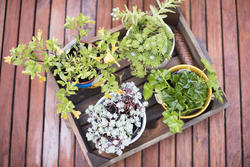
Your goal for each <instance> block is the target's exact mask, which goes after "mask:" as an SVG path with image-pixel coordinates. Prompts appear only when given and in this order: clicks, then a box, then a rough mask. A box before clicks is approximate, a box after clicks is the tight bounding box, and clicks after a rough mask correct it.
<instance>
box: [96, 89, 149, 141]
mask: <svg viewBox="0 0 250 167" xmlns="http://www.w3.org/2000/svg"><path fill="white" fill-rule="evenodd" d="M110 95H111V96H112V95H113V93H111V94H110ZM104 101H105V97H102V98H101V99H100V100H99V101H98V102H97V104H101V103H103V102H104ZM139 104H140V106H142V104H141V102H139ZM146 123H147V117H146V112H144V113H143V117H142V124H141V125H142V126H141V129H140V131H139V133H138V134H137V135H136V136H135V137H134V138H132V139H131V141H130V144H132V143H134V142H135V141H136V140H137V139H139V138H140V137H141V135H142V133H143V131H144V130H145V127H146Z"/></svg>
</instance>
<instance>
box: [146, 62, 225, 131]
mask: <svg viewBox="0 0 250 167" xmlns="http://www.w3.org/2000/svg"><path fill="white" fill-rule="evenodd" d="M202 62H205V64H206V65H205V67H206V68H207V67H208V68H209V69H208V70H207V71H208V81H205V80H204V79H203V78H202V77H200V76H198V75H197V74H196V73H194V72H192V71H189V70H188V69H184V70H179V71H177V72H174V73H172V74H170V72H169V71H168V70H166V69H160V70H153V71H152V73H151V74H150V75H149V76H148V78H147V81H148V82H146V83H145V84H144V90H143V95H144V98H145V99H146V100H148V99H149V98H150V97H151V96H152V95H153V93H155V98H156V100H157V102H158V103H160V104H162V105H163V106H164V108H165V111H164V112H163V113H162V115H163V122H164V123H165V124H167V125H168V127H169V129H170V131H171V132H172V133H180V132H181V131H182V126H183V125H184V122H183V121H182V120H181V119H180V116H184V115H189V114H190V113H192V112H193V111H196V110H198V109H201V108H202V107H203V106H204V104H205V102H206V100H207V96H208V88H213V89H214V92H215V93H214V94H215V96H216V97H217V98H218V99H219V100H220V101H221V100H222V97H221V93H222V92H221V91H220V90H218V84H217V77H216V73H215V71H214V70H212V69H211V68H210V66H208V64H209V63H208V62H207V61H206V60H202ZM207 63H208V64H207ZM209 71H210V72H209ZM211 71H212V72H211ZM209 73H210V74H209ZM221 102H223V101H221Z"/></svg>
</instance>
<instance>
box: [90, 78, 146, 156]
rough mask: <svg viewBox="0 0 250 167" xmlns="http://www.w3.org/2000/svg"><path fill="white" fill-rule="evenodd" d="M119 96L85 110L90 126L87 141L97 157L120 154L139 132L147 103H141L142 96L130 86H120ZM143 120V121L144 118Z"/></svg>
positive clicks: (124, 84)
mask: <svg viewBox="0 0 250 167" xmlns="http://www.w3.org/2000/svg"><path fill="white" fill-rule="evenodd" d="M121 90H122V93H121V94H119V93H118V94H111V97H110V98H107V99H101V101H99V102H98V103H97V104H96V105H90V106H89V107H88V109H86V113H87V114H88V115H89V118H88V122H89V123H90V124H91V127H89V129H88V132H87V133H86V137H87V140H88V141H92V142H93V143H94V144H95V146H96V148H97V149H98V151H99V153H102V152H106V153H116V154H118V155H121V154H122V150H123V149H124V148H125V147H126V146H128V145H129V144H130V143H131V140H132V139H133V138H134V137H135V136H137V135H138V134H139V132H140V131H141V130H143V129H142V124H143V121H142V118H143V117H144V115H145V107H146V106H147V105H148V102H143V103H141V102H140V101H141V99H142V95H141V93H140V92H139V88H137V87H136V86H135V84H134V83H133V82H127V83H123V84H122V85H121ZM144 119H145V118H144Z"/></svg>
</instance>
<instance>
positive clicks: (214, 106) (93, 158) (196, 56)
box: [55, 10, 229, 167]
mask: <svg viewBox="0 0 250 167" xmlns="http://www.w3.org/2000/svg"><path fill="white" fill-rule="evenodd" d="M176 12H177V13H175V14H170V15H169V16H168V17H167V19H166V20H165V22H166V23H167V24H168V25H170V26H173V27H175V28H177V29H178V30H179V32H181V33H182V35H183V36H184V38H185V41H186V43H187V45H188V48H189V50H190V52H191V54H192V58H193V61H194V63H195V66H197V67H199V68H201V69H202V68H203V65H202V63H201V62H200V59H201V58H206V59H207V60H209V61H210V62H211V59H210V57H209V55H208V53H207V51H206V49H205V48H204V47H203V46H202V45H201V42H200V41H199V40H197V39H195V37H194V35H193V33H192V32H191V30H190V29H189V27H188V25H187V23H186V21H185V19H184V17H183V15H182V14H181V13H180V11H179V10H176ZM110 31H111V32H116V31H119V32H120V38H122V37H123V36H124V35H125V33H126V30H125V29H124V26H122V25H121V26H118V27H115V28H113V29H111V30H110ZM97 40H98V38H97V37H93V38H92V39H91V40H90V41H89V42H96V41H97ZM71 43H74V41H72V42H71ZM178 64H182V62H181V61H180V59H179V57H178V53H177V52H176V51H174V53H173V57H172V58H171V60H170V62H169V63H168V64H167V66H166V67H165V68H167V69H168V68H170V67H172V66H175V65H178ZM120 65H121V67H119V68H118V69H117V71H116V74H118V75H121V74H124V75H123V82H128V81H133V82H135V84H136V85H137V86H138V87H139V88H140V89H141V92H142V88H143V83H144V82H145V78H144V79H140V78H136V77H133V76H132V75H131V73H130V69H129V63H128V62H127V61H122V62H120ZM55 85H57V84H56V82H55ZM100 92H101V91H100V88H95V89H80V90H79V92H78V93H77V95H75V96H72V97H70V99H71V100H72V101H73V103H74V104H75V106H76V108H77V110H79V111H81V112H82V114H81V116H80V118H79V119H78V120H77V119H74V118H73V117H72V115H71V114H68V117H69V118H68V119H67V120H66V124H67V126H68V127H69V128H71V129H72V130H73V132H74V134H75V135H76V138H77V140H78V142H79V144H80V146H81V149H82V151H83V153H84V155H85V158H86V160H87V161H88V164H89V166H90V167H105V166H109V165H111V164H113V163H115V162H117V161H119V160H122V159H124V158H126V157H128V156H130V155H132V154H134V153H136V152H139V151H141V150H143V149H145V148H147V147H149V146H151V145H153V144H155V143H157V142H159V141H161V140H163V139H165V138H167V137H169V136H171V135H173V134H172V133H170V132H169V129H168V127H167V126H166V125H165V124H163V123H162V121H161V119H162V117H161V114H162V111H163V108H162V107H161V105H159V104H157V103H156V101H155V99H154V98H151V99H150V100H149V107H148V108H147V110H146V114H147V124H146V128H145V131H144V132H143V134H142V136H141V137H140V138H139V139H138V140H137V141H136V142H134V143H133V144H131V145H129V146H128V147H126V148H125V150H124V151H123V154H122V155H120V156H117V155H115V154H105V153H102V154H98V151H97V150H96V148H95V146H94V144H93V143H91V142H88V141H87V139H86V137H85V134H86V132H87V129H88V127H89V126H90V124H89V123H88V122H87V115H86V114H85V109H86V108H87V107H88V106H89V105H90V104H95V103H96V102H97V101H98V100H99V99H100V98H101V97H102V96H103V94H101V93H100ZM223 99H224V103H223V104H221V103H220V102H218V101H217V100H215V101H214V100H213V101H211V103H210V105H209V107H208V108H207V109H206V111H205V112H204V113H203V114H202V115H200V116H198V117H196V118H193V119H187V120H185V124H184V127H183V130H184V129H186V128H188V127H190V126H192V125H194V124H196V123H198V122H200V121H202V120H204V119H206V118H208V117H210V116H212V115H214V114H216V113H217V112H219V111H222V110H223V109H225V108H226V107H227V106H229V103H228V100H227V98H226V96H225V94H224V96H223Z"/></svg>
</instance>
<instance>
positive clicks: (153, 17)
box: [111, 0, 180, 78]
mask: <svg viewBox="0 0 250 167" xmlns="http://www.w3.org/2000/svg"><path fill="white" fill-rule="evenodd" d="M157 3H158V6H159V9H157V8H156V7H154V6H150V10H151V14H149V13H148V12H143V11H141V10H140V9H137V7H136V6H134V7H133V10H132V11H129V10H128V8H127V7H126V6H125V11H120V10H119V8H114V9H113V13H112V14H111V15H112V16H113V19H114V20H118V19H121V21H122V23H123V24H125V28H126V29H127V30H128V31H127V34H126V36H125V37H124V38H123V39H122V41H121V43H120V46H119V50H120V52H121V55H122V56H123V57H124V58H126V59H128V60H129V61H130V62H131V65H130V68H131V71H132V72H131V73H132V75H135V76H137V77H140V78H143V77H144V76H145V75H146V74H147V68H152V67H153V68H160V67H163V66H164V65H166V63H167V62H168V59H170V58H171V54H172V52H173V50H174V45H175V40H174V34H173V32H172V30H171V28H170V27H169V26H168V25H167V24H166V23H165V22H164V21H163V19H164V18H166V17H167V15H166V13H167V12H173V11H172V10H170V9H168V8H175V7H177V6H178V5H177V3H180V1H176V0H166V1H165V2H162V3H161V2H160V1H159V0H157Z"/></svg>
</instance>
